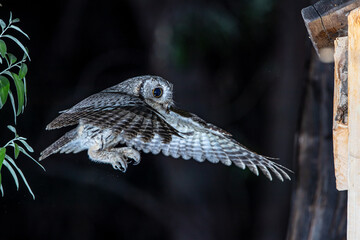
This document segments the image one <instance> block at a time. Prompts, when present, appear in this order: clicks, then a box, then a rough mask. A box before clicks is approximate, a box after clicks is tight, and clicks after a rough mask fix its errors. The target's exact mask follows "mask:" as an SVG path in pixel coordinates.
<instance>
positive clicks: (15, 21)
mask: <svg viewBox="0 0 360 240" xmlns="http://www.w3.org/2000/svg"><path fill="white" fill-rule="evenodd" d="M12 22H13V23H17V22H20V19H18V18H15V19H14V20H12Z"/></svg>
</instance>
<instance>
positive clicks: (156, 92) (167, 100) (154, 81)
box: [140, 76, 173, 109]
mask: <svg viewBox="0 0 360 240" xmlns="http://www.w3.org/2000/svg"><path fill="white" fill-rule="evenodd" d="M172 89H173V85H172V84H171V83H169V82H168V81H166V80H165V79H163V78H161V77H157V76H148V78H147V79H146V80H145V81H144V82H143V85H142V87H141V89H140V95H141V96H142V97H143V98H144V100H145V102H146V103H147V104H149V105H150V106H152V107H154V108H155V109H158V107H159V105H160V106H162V107H163V108H165V109H167V108H168V107H169V106H170V105H172V104H173V99H172V98H173V94H172Z"/></svg>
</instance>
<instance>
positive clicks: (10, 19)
mask: <svg viewBox="0 0 360 240" xmlns="http://www.w3.org/2000/svg"><path fill="white" fill-rule="evenodd" d="M11 21H12V12H10V18H9V23H11Z"/></svg>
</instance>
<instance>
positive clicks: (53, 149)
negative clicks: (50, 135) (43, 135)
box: [39, 128, 77, 161]
mask: <svg viewBox="0 0 360 240" xmlns="http://www.w3.org/2000/svg"><path fill="white" fill-rule="evenodd" d="M76 136H77V129H76V128H75V129H73V130H71V131H69V132H67V133H65V135H64V136H62V137H61V138H59V139H58V140H57V141H56V142H54V143H53V144H51V145H50V146H49V147H47V148H46V149H45V150H44V151H42V152H41V153H40V157H39V161H41V160H43V159H45V158H47V157H48V156H50V155H52V154H54V153H57V152H59V151H60V150H61V149H62V148H63V147H64V146H65V145H66V144H68V143H70V142H71V141H72V140H74V139H75V137H76Z"/></svg>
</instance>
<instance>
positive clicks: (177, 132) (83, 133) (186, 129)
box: [40, 76, 290, 181]
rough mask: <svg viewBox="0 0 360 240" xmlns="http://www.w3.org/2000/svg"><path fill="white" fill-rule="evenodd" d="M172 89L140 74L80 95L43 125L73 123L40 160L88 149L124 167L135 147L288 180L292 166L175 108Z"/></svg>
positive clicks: (93, 155) (91, 154)
mask: <svg viewBox="0 0 360 240" xmlns="http://www.w3.org/2000/svg"><path fill="white" fill-rule="evenodd" d="M172 89H173V85H172V84H171V83H169V82H168V81H166V80H165V79H163V78H161V77H158V76H140V77H134V78H131V79H128V80H126V81H124V82H121V83H119V84H117V85H115V86H113V87H110V88H107V89H105V90H103V91H102V92H99V93H97V94H94V95H92V96H90V97H88V98H86V99H84V100H83V101H81V102H80V103H78V104H76V105H75V106H73V107H72V108H70V109H68V110H65V111H62V112H61V114H60V115H59V116H58V117H57V118H56V119H55V120H53V121H52V122H51V123H50V124H49V125H47V127H46V129H47V130H50V129H56V128H62V127H66V126H73V125H77V127H76V128H74V129H73V130H71V131H69V132H67V133H66V134H65V135H64V136H62V137H61V138H60V139H58V140H57V141H56V142H54V143H53V144H52V145H50V146H49V147H48V148H46V149H45V150H44V151H43V152H42V153H41V156H40V160H42V159H44V158H46V157H48V156H49V155H51V154H54V153H57V152H60V153H70V152H73V153H77V152H80V151H83V150H87V151H88V154H89V158H90V159H91V160H93V161H97V162H102V163H109V164H112V166H113V167H114V168H115V169H119V170H122V171H125V170H126V168H127V164H128V162H129V160H128V158H131V159H132V160H133V161H134V163H135V164H137V163H139V162H140V154H139V152H138V151H140V150H142V151H143V152H145V153H149V152H151V153H153V154H158V153H160V152H162V153H163V154H164V155H166V156H169V155H170V156H172V157H174V158H178V157H181V158H183V159H190V158H193V159H195V160H196V161H199V162H203V161H205V160H208V161H210V162H212V163H218V162H221V163H223V164H225V165H227V166H230V165H231V163H233V164H235V165H236V166H238V167H240V168H242V169H245V167H246V166H247V167H248V168H249V169H250V170H251V171H252V172H254V173H255V174H256V175H258V174H259V171H258V169H260V170H261V171H262V172H263V173H264V174H265V176H266V177H267V178H269V179H270V180H272V175H271V173H270V172H272V173H273V174H275V176H276V177H277V178H279V179H280V180H281V181H283V180H284V179H289V180H290V177H289V175H288V174H287V172H286V171H290V170H288V169H286V168H285V167H283V166H281V165H279V164H277V163H275V162H273V161H271V160H270V159H269V158H268V157H264V156H261V155H259V154H256V153H254V152H252V151H250V150H248V149H247V148H245V147H244V146H242V145H241V144H239V143H238V142H237V141H235V140H234V139H233V138H232V137H231V134H229V133H227V132H226V131H224V130H222V129H220V128H218V127H216V126H214V125H212V124H210V123H206V122H205V121H204V120H202V119H201V118H199V117H198V116H196V115H195V114H192V113H189V112H186V111H183V110H180V109H177V108H176V107H175V105H174V103H173V99H172V97H173V94H172ZM121 144H122V145H126V147H124V146H123V147H119V145H121Z"/></svg>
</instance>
